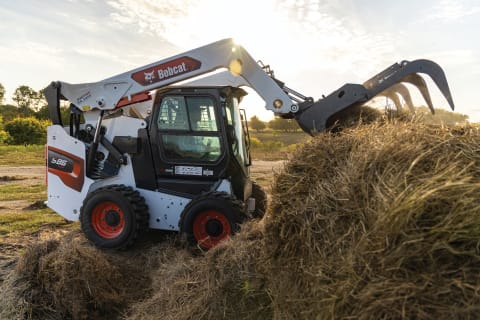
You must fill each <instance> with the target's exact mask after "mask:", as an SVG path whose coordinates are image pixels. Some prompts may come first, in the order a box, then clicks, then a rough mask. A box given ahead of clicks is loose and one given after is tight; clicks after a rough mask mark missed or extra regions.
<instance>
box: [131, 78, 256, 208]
mask: <svg viewBox="0 0 480 320" xmlns="http://www.w3.org/2000/svg"><path fill="white" fill-rule="evenodd" d="M245 95H246V92H245V91H244V90H242V89H240V88H234V87H201V88H189V87H186V88H173V89H172V88H170V89H166V90H160V91H157V93H156V96H155V98H154V103H153V108H152V112H151V116H150V119H149V126H148V129H147V130H148V136H149V137H150V139H149V140H150V150H151V158H152V160H153V164H154V165H153V166H152V168H154V169H155V178H156V181H155V183H154V185H155V186H156V189H157V190H159V191H163V192H166V193H176V194H178V195H181V196H186V197H194V196H196V195H198V194H200V193H202V192H206V191H209V190H212V189H216V187H217V186H218V184H220V183H222V181H225V180H228V181H230V183H231V189H232V191H233V193H234V195H235V196H236V197H237V198H238V199H240V200H246V199H247V198H248V197H249V196H250V194H251V181H250V170H249V166H250V164H251V161H250V150H249V146H250V143H249V135H248V129H247V124H246V117H245V112H244V110H241V109H240V108H239V103H240V101H241V100H242V97H243V96H245ZM142 140H143V141H145V140H144V139H142ZM144 150H145V149H144ZM137 165H141V164H139V163H137ZM137 171H138V170H137ZM152 182H153V181H152Z"/></svg>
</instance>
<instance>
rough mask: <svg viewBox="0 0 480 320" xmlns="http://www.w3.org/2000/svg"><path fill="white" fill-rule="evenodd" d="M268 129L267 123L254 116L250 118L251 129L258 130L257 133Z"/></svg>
mask: <svg viewBox="0 0 480 320" xmlns="http://www.w3.org/2000/svg"><path fill="white" fill-rule="evenodd" d="M266 127H267V125H266V124H265V122H263V121H262V120H260V119H258V117H257V116H253V117H251V118H250V128H252V129H253V130H256V131H257V132H259V131H261V130H264V129H265V128H266Z"/></svg>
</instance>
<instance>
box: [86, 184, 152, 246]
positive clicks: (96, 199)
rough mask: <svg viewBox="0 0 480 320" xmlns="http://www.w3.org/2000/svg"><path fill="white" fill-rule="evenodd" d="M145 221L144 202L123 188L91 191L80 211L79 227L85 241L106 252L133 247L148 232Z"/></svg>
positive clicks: (110, 187)
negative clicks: (106, 249)
mask: <svg viewBox="0 0 480 320" xmlns="http://www.w3.org/2000/svg"><path fill="white" fill-rule="evenodd" d="M148 220H149V214H148V207H147V205H146V203H145V199H144V198H143V197H142V196H140V193H139V192H138V191H135V190H133V189H132V188H131V187H127V186H124V185H112V186H108V187H104V188H100V189H97V190H95V191H93V192H91V193H90V194H89V195H88V196H87V197H86V198H85V200H84V201H83V206H82V209H81V212H80V223H81V228H82V231H83V233H84V234H85V236H86V237H87V239H88V240H90V241H91V242H93V243H94V244H95V245H96V246H98V247H101V248H108V249H126V248H128V247H130V246H132V245H133V244H134V243H135V241H136V240H137V239H138V238H140V237H141V236H142V235H143V234H144V233H145V232H146V231H147V229H148Z"/></svg>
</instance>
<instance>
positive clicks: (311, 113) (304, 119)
mask: <svg viewBox="0 0 480 320" xmlns="http://www.w3.org/2000/svg"><path fill="white" fill-rule="evenodd" d="M418 73H424V74H426V75H428V76H430V78H432V80H433V81H434V83H435V84H436V85H437V87H438V89H439V90H440V92H441V93H442V94H443V96H444V97H445V99H446V100H447V102H448V104H449V105H450V107H451V108H452V110H454V104H453V99H452V95H451V93H450V89H449V87H448V82H447V79H446V77H445V73H444V72H443V70H442V68H441V67H440V66H439V65H438V64H436V63H435V62H433V61H430V60H415V61H411V62H408V61H402V62H401V63H395V64H393V65H391V66H390V67H388V68H386V69H385V70H383V71H382V72H380V73H378V74H377V75H375V76H374V77H372V78H371V79H369V80H367V81H365V82H364V83H363V84H351V83H347V84H345V85H343V86H342V87H341V88H339V89H337V90H336V91H334V92H332V93H331V94H329V95H328V96H326V97H324V98H323V99H320V100H317V101H315V102H312V101H305V102H304V103H301V104H299V111H298V112H297V113H295V115H294V117H295V118H296V120H297V121H298V123H299V125H300V127H302V129H303V130H304V131H305V132H309V133H310V134H315V133H316V132H320V131H323V130H325V129H327V128H328V127H329V126H330V125H331V124H332V119H334V118H335V115H336V114H338V113H339V112H341V111H343V110H346V109H348V108H351V107H355V106H359V105H362V104H364V103H365V102H367V101H369V100H371V99H372V98H374V97H376V96H379V95H382V96H387V97H390V98H392V100H393V101H394V103H395V104H396V105H397V108H398V106H399V105H400V104H399V100H398V96H397V93H398V94H400V95H401V96H402V97H403V99H404V100H405V102H406V103H407V105H408V106H409V108H413V105H412V103H411V97H410V94H409V93H408V89H407V88H406V87H405V86H404V85H402V84H401V82H407V83H410V84H412V85H414V86H415V87H417V88H418V90H419V91H420V93H421V94H422V96H423V98H424V99H425V101H426V102H427V105H428V107H429V108H430V110H431V111H432V113H433V112H434V109H433V104H432V100H431V98H430V94H429V91H428V88H427V85H426V83H425V80H424V79H423V78H422V77H421V76H420V75H419V74H418ZM393 97H395V98H393Z"/></svg>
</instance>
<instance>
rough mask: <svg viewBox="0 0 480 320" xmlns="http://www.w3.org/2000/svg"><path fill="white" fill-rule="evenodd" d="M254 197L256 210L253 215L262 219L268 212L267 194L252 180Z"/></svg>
mask: <svg viewBox="0 0 480 320" xmlns="http://www.w3.org/2000/svg"><path fill="white" fill-rule="evenodd" d="M252 198H254V199H255V210H254V211H253V213H252V217H253V218H256V219H261V218H263V216H264V215H265V212H267V194H266V193H265V191H264V190H263V188H262V187H260V186H259V185H258V184H257V183H256V182H252Z"/></svg>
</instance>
